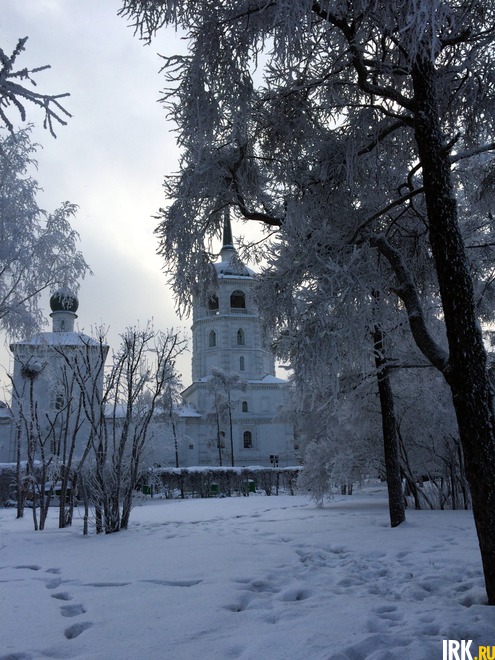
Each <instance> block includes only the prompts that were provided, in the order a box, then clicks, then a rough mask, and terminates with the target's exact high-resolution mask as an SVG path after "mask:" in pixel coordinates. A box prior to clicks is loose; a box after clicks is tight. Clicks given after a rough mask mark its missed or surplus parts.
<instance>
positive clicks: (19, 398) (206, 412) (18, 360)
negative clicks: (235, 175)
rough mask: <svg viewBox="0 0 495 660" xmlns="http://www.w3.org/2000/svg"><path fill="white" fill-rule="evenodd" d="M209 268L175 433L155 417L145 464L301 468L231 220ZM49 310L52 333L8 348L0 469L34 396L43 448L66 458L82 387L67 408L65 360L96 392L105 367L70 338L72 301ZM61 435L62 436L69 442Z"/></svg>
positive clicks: (284, 388) (96, 345) (90, 343)
mask: <svg viewBox="0 0 495 660" xmlns="http://www.w3.org/2000/svg"><path fill="white" fill-rule="evenodd" d="M212 268H214V269H215V271H216V283H217V285H216V292H215V294H214V295H213V296H212V297H211V298H210V300H209V302H208V304H206V305H204V304H202V302H201V300H200V299H199V297H197V296H196V297H194V300H193V318H192V383H191V385H189V387H187V388H186V390H185V391H184V392H183V394H182V398H183V405H182V406H181V407H180V408H179V409H178V410H177V414H176V415H175V419H176V422H175V427H174V426H172V424H171V421H170V417H169V416H164V417H163V416H162V417H160V415H157V416H156V419H155V421H154V423H153V424H152V425H151V427H150V431H151V435H152V438H151V440H150V443H149V448H148V450H147V452H146V459H145V462H147V463H149V464H150V465H151V464H153V463H155V464H160V465H162V466H164V467H165V466H166V465H170V466H176V465H177V463H178V464H179V466H181V467H190V466H210V465H211V466H217V465H223V466H232V465H234V466H237V467H243V466H253V465H261V466H280V467H285V466H289V465H297V464H298V463H299V461H298V458H297V451H296V450H297V447H296V445H295V440H294V431H293V424H292V420H291V419H290V416H289V414H288V406H289V386H288V383H287V381H286V380H283V379H281V378H278V377H277V376H276V375H275V361H274V357H273V354H272V353H271V351H270V347H269V342H268V341H267V339H266V338H265V337H264V336H263V332H262V327H261V322H260V316H259V311H258V308H257V306H256V304H255V302H254V299H253V285H254V283H255V274H254V272H253V271H252V270H250V269H249V268H247V267H246V266H245V265H243V264H242V263H241V262H240V260H239V258H238V255H237V251H236V249H235V247H234V245H233V241H232V232H231V229H230V223H229V221H227V222H226V225H225V230H224V240H223V246H222V249H221V252H220V258H219V261H218V262H216V263H214V264H212ZM50 306H51V310H52V311H51V314H50V316H51V317H52V330H51V331H50V332H40V333H37V334H35V335H34V336H33V337H31V338H29V339H27V340H24V341H20V342H15V343H13V344H12V345H11V347H10V348H11V351H12V352H13V355H14V373H13V387H14V389H15V390H16V392H17V395H16V396H13V398H12V406H11V411H10V410H9V409H8V408H7V407H5V406H3V407H1V409H0V463H1V462H6V463H11V462H14V461H15V460H16V455H17V449H16V448H17V446H18V438H17V434H16V427H15V423H14V419H16V418H17V419H19V417H21V418H22V417H23V414H22V411H20V410H19V406H24V409H25V410H26V411H27V410H29V407H30V397H32V401H33V402H35V403H36V408H37V411H38V418H39V420H40V421H41V422H42V423H43V424H45V426H46V427H47V428H46V429H41V431H42V432H43V433H46V442H45V446H46V450H47V451H48V452H50V453H53V454H55V455H57V456H58V457H59V458H60V459H61V460H64V452H65V450H66V447H65V448H64V446H62V445H61V444H60V443H62V442H66V443H67V442H69V441H70V438H71V437H72V438H74V433H73V429H72V426H73V425H75V424H80V420H81V416H79V417H78V415H77V407H78V401H79V400H80V399H81V396H80V392H78V387H79V385H77V384H76V385H75V387H73V388H72V390H71V400H70V401H69V400H67V383H65V386H63V384H64V369H65V368H66V366H67V362H66V361H67V359H68V360H69V361H71V360H76V359H77V361H78V364H79V365H85V369H86V371H87V372H88V373H87V375H88V383H90V384H91V386H92V387H94V374H93V375H91V373H90V372H91V368H92V365H98V364H99V365H101V364H102V359H103V363H104V361H105V357H106V352H107V351H108V346H105V345H102V344H101V342H99V341H96V340H95V339H92V338H91V337H88V336H87V335H84V334H82V333H80V332H76V331H75V330H74V322H75V319H76V318H77V315H76V311H77V309H78V300H77V298H76V297H75V296H71V295H67V294H65V295H62V296H61V295H59V294H58V293H56V294H54V295H53V296H52V297H51V299H50ZM101 351H104V352H105V354H104V355H102V354H101ZM215 371H216V372H217V377H218V376H220V377H221V378H222V377H223V378H224V379H225V382H226V383H227V384H228V385H227V386H226V387H225V388H224V389H223V391H218V390H216V394H215V392H213V391H212V382H211V381H212V376H213V374H214V373H215ZM69 372H70V369H69V370H68V371H67V373H69ZM97 387H98V388H99V390H100V391H101V389H102V387H103V373H102V372H101V373H99V376H98V383H97ZM220 402H221V405H220ZM12 413H13V414H12ZM19 413H21V414H19ZM24 417H26V415H24ZM76 420H77V421H76ZM85 426H86V427H87V428H84V427H85ZM78 428H79V427H78ZM64 430H65V431H68V432H67V433H65V440H63V438H64ZM88 433H89V425H88V422H87V420H86V422H85V423H83V424H82V427H81V428H79V430H78V432H77V438H75V454H76V455H77V454H79V455H81V454H82V452H83V451H84V448H85V446H86V444H87V438H88ZM23 453H24V452H23Z"/></svg>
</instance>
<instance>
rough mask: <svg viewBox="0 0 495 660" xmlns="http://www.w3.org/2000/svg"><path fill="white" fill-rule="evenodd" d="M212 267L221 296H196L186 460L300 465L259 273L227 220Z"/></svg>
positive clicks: (184, 427) (183, 424)
mask: <svg viewBox="0 0 495 660" xmlns="http://www.w3.org/2000/svg"><path fill="white" fill-rule="evenodd" d="M212 266H213V268H215V271H216V282H217V290H216V292H215V294H214V295H213V296H212V297H210V299H209V301H208V303H207V304H206V305H205V304H203V303H202V301H201V300H200V299H199V298H198V297H197V296H196V297H194V299H193V318H192V328H191V329H192V384H191V385H190V386H189V387H188V388H187V389H186V390H185V391H184V392H183V394H182V396H183V400H184V406H183V407H182V409H181V411H180V423H179V427H180V429H181V435H182V437H183V440H182V451H181V456H182V457H183V461H184V462H183V464H185V465H188V466H191V465H219V464H222V465H234V466H241V467H242V466H250V465H262V466H274V467H276V466H280V467H282V466H288V465H297V464H298V459H297V452H296V450H297V446H296V445H295V440H294V431H293V423H292V420H291V419H290V416H289V414H288V410H289V388H288V383H287V381H286V380H283V379H281V378H278V377H277V376H276V375H275V360H274V357H273V354H272V352H271V350H270V346H269V341H268V340H267V338H266V337H264V336H263V331H262V326H261V321H260V316H259V311H258V308H257V306H256V304H255V301H254V299H253V286H254V284H255V273H254V272H253V271H252V270H251V269H250V268H247V267H246V266H245V265H244V264H242V262H241V261H240V260H239V257H238V254H237V250H236V249H235V247H234V243H233V240H232V231H231V227H230V222H229V220H228V219H227V220H226V222H225V226H224V233H223V245H222V249H221V252H220V258H219V260H218V261H217V262H216V263H214V264H212ZM219 372H220V373H219ZM215 373H216V374H217V375H216V377H214V376H213V374H215ZM214 378H215V380H217V381H218V387H217V388H216V389H215V387H214V382H212V381H213V379H214ZM219 399H220V401H221V402H222V403H223V410H219V407H218V400H219Z"/></svg>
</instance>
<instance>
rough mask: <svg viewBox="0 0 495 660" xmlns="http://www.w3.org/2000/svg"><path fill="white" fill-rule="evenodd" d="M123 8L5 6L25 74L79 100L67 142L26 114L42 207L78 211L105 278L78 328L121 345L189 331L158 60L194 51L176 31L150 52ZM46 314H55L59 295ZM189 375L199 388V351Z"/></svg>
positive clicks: (97, 1)
mask: <svg viewBox="0 0 495 660" xmlns="http://www.w3.org/2000/svg"><path fill="white" fill-rule="evenodd" d="M120 7H121V2H120V0H104V1H103V2H102V0H84V1H82V0H2V2H1V12H0V45H1V46H2V48H3V49H4V51H6V52H7V53H9V54H10V53H11V52H12V51H13V49H14V48H15V46H16V44H17V40H18V38H20V37H25V36H28V37H29V39H28V42H27V44H26V50H25V52H24V53H23V54H22V55H21V56H20V58H19V59H18V61H17V63H18V65H19V66H26V67H28V68H32V67H36V66H41V65H44V64H49V65H51V69H49V70H48V71H43V72H41V73H38V74H36V81H37V85H38V90H39V91H43V92H47V93H63V92H69V93H70V97H68V98H67V99H64V100H63V104H64V107H65V108H66V109H67V110H68V111H69V112H70V113H71V115H72V118H71V119H69V120H68V125H67V126H61V127H59V128H56V133H57V139H54V138H53V137H52V136H51V135H50V134H49V132H48V131H46V130H43V129H42V121H43V114H42V112H41V111H40V110H38V109H36V108H34V107H28V108H27V112H28V121H29V122H32V123H34V124H35V125H36V129H35V132H34V133H33V139H34V140H35V141H36V142H38V143H40V144H41V145H42V149H40V150H39V151H38V153H37V154H36V160H37V161H38V170H37V172H36V174H35V178H36V179H37V180H38V182H39V184H40V186H41V187H42V188H43V192H42V193H41V194H40V196H39V203H40V206H41V207H42V208H45V209H46V210H48V211H53V210H54V209H55V208H57V207H58V206H59V205H60V204H61V203H62V202H63V201H66V200H68V201H70V202H73V203H76V204H77V205H78V206H79V212H78V214H77V217H76V219H75V221H74V222H73V226H74V228H75V229H76V230H77V231H78V232H79V234H80V237H81V242H80V248H81V250H82V252H83V254H84V256H85V258H86V261H87V262H88V263H89V265H90V267H91V269H92V271H93V272H94V276H93V277H88V278H86V280H84V281H83V282H82V285H81V289H80V292H79V311H78V317H79V318H78V320H77V322H76V324H77V327H78V328H79V330H81V331H84V332H86V333H87V334H91V328H92V327H95V326H99V325H101V324H104V325H105V326H107V327H108V328H109V333H108V341H109V343H110V345H111V346H112V347H114V348H117V346H118V341H119V333H120V332H122V331H123V330H124V329H125V328H126V327H127V326H129V325H136V324H138V323H139V324H140V325H141V326H143V325H145V323H146V321H147V320H149V319H153V321H154V326H155V328H156V329H160V330H165V329H167V328H171V327H174V328H182V329H183V330H184V331H187V332H189V326H190V321H189V319H183V320H180V319H178V318H177V316H176V315H175V311H174V301H173V299H172V296H171V294H170V292H169V290H168V288H167V286H166V280H167V278H166V275H165V274H164V273H163V272H162V262H161V260H160V259H159V257H158V256H157V255H156V247H157V242H156V239H155V237H154V236H153V230H154V227H155V221H154V220H153V218H152V216H153V214H155V213H156V212H157V210H158V208H159V207H161V206H164V205H165V204H166V200H165V198H164V194H163V190H162V182H163V177H164V175H165V174H170V173H172V172H175V171H177V170H178V149H177V147H176V144H175V139H174V135H173V134H172V132H171V131H172V128H173V126H172V124H171V123H170V122H168V121H167V118H166V112H165V109H164V108H163V106H162V105H161V104H160V103H159V102H158V100H159V98H160V96H161V94H160V91H161V90H162V89H163V87H164V81H163V76H162V75H160V74H159V70H160V68H161V66H162V62H161V59H160V57H159V55H158V53H160V54H162V55H167V54H168V55H170V54H172V53H174V52H179V51H184V49H185V44H184V41H182V40H180V39H179V38H178V37H177V36H176V34H175V33H174V31H173V30H167V31H164V32H162V34H161V35H160V38H159V39H157V40H156V42H154V43H153V44H152V45H151V46H146V45H144V44H143V43H142V42H140V41H139V40H138V38H137V37H135V36H134V34H133V29H132V28H131V27H129V26H128V24H127V22H126V21H125V20H124V19H122V18H119V17H118V16H117V11H118V10H119V9H120ZM19 125H21V124H19ZM42 305H43V308H44V310H45V311H46V315H47V316H48V314H49V312H50V309H49V293H48V292H46V293H45V295H44V296H43V299H42ZM47 329H49V327H48V328H47ZM4 366H6V365H4ZM178 368H179V370H180V371H181V373H182V376H183V382H184V384H185V385H186V384H188V383H189V382H190V371H191V370H190V355H189V354H187V355H186V356H184V357H183V358H182V360H181V361H179V362H178ZM0 398H2V395H1V394H0Z"/></svg>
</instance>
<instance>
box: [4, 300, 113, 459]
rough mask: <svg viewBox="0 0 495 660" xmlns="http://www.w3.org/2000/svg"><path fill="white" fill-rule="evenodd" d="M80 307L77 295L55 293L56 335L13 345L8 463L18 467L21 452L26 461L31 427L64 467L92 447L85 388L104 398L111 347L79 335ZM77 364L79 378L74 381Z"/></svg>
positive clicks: (6, 435) (51, 333) (7, 414)
mask: <svg viewBox="0 0 495 660" xmlns="http://www.w3.org/2000/svg"><path fill="white" fill-rule="evenodd" d="M78 306H79V302H78V299H77V297H76V296H74V295H72V294H69V293H66V292H55V293H54V294H53V295H52V296H51V298H50V308H51V314H50V316H51V318H52V329H51V331H48V332H38V333H36V334H35V335H33V336H32V337H30V338H29V339H25V340H23V341H18V342H15V343H13V344H11V345H10V350H11V352H12V353H13V356H14V372H13V374H12V390H13V391H12V403H11V408H10V410H8V409H7V408H6V407H4V408H3V409H2V411H1V412H3V416H2V415H0V416H2V417H3V419H2V421H3V423H0V462H2V463H3V462H5V463H12V462H15V461H16V458H17V451H18V447H20V456H21V458H23V459H24V458H26V452H27V448H26V434H27V428H28V427H30V428H31V431H30V433H31V434H33V433H34V434H35V435H36V438H37V445H38V446H41V445H43V447H44V451H45V452H46V455H47V456H50V455H53V456H57V458H59V459H60V460H62V461H64V462H65V461H66V460H67V456H68V453H69V452H70V451H71V448H72V449H73V453H74V455H76V456H77V455H79V456H80V455H81V454H82V453H83V451H84V449H85V447H86V445H87V441H88V437H89V433H90V425H89V423H88V421H87V419H85V416H84V415H83V414H82V411H81V409H80V408H81V388H82V387H88V388H91V389H92V390H93V391H94V392H96V390H98V391H99V392H100V394H101V391H102V388H103V377H104V374H103V371H102V370H101V369H98V365H100V364H102V363H104V362H105V358H106V355H107V352H108V346H106V345H105V344H102V343H101V342H99V341H96V340H95V339H93V338H91V337H89V336H88V335H85V334H83V333H82V332H77V331H75V329H74V323H75V320H76V319H77V314H76V312H77V309H78ZM76 361H77V364H78V374H79V377H78V378H75V377H74V364H75V363H76ZM14 420H17V425H16V423H15V421H14ZM19 434H20V435H19ZM37 451H39V448H38V449H37ZM36 457H38V456H36Z"/></svg>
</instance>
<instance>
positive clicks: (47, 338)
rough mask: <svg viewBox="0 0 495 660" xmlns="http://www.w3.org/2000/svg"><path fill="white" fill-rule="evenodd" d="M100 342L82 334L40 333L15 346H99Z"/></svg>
mask: <svg viewBox="0 0 495 660" xmlns="http://www.w3.org/2000/svg"><path fill="white" fill-rule="evenodd" d="M99 345H100V344H99V342H98V341H96V339H93V338H92V337H89V336H88V335H85V334H83V333H82V332H38V333H37V334H35V335H33V336H32V337H31V338H30V339H24V340H22V341H17V342H15V343H13V344H12V345H11V347H13V346H99Z"/></svg>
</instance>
